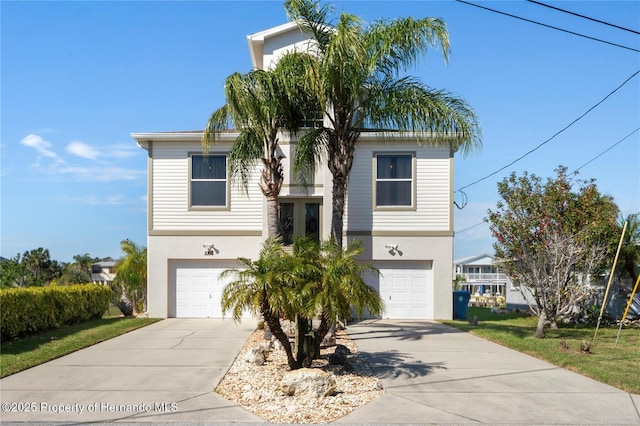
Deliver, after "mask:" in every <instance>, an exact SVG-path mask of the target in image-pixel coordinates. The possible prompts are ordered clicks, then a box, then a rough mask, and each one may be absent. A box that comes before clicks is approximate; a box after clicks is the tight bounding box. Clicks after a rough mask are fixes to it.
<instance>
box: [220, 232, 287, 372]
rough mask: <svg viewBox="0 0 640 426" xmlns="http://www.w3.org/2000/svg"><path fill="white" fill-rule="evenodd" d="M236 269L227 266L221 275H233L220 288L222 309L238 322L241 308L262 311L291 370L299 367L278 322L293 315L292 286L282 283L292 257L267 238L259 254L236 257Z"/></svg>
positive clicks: (223, 276) (284, 280)
mask: <svg viewBox="0 0 640 426" xmlns="http://www.w3.org/2000/svg"><path fill="white" fill-rule="evenodd" d="M238 261H239V262H240V267H239V268H233V269H227V270H225V271H224V272H223V273H222V274H221V276H220V277H221V278H225V277H233V280H232V281H231V282H230V283H229V284H227V285H226V286H225V288H224V290H223V291H222V301H221V304H222V310H223V312H231V314H232V315H233V318H234V319H235V320H236V321H238V320H240V318H241V317H242V313H243V312H244V311H247V312H250V313H252V314H258V313H259V314H261V315H262V316H263V318H264V321H265V322H266V323H267V325H268V326H269V329H270V330H271V332H272V333H273V335H274V336H275V337H276V339H278V340H279V341H280V343H282V345H283V347H284V350H285V352H286V354H287V362H288V364H289V367H290V368H291V369H295V368H299V364H298V362H297V361H296V359H295V357H294V355H293V351H292V349H291V345H290V344H289V338H288V337H287V335H286V334H285V332H284V330H283V329H282V325H281V324H280V318H281V317H290V316H291V315H292V309H291V303H290V302H289V299H290V298H291V297H292V296H293V292H292V291H291V290H292V289H291V288H288V287H287V285H285V283H286V282H288V281H289V282H290V280H287V279H286V278H285V276H286V275H287V273H288V271H290V270H291V257H290V256H289V255H288V254H287V253H286V252H285V251H284V250H283V248H282V245H281V244H280V243H279V242H278V240H276V239H272V238H270V239H267V240H266V241H265V242H264V244H263V246H262V250H261V251H260V257H259V258H258V259H257V260H254V261H252V260H251V259H247V258H239V259H238Z"/></svg>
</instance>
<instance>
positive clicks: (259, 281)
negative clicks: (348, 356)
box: [221, 239, 384, 370]
mask: <svg viewBox="0 0 640 426" xmlns="http://www.w3.org/2000/svg"><path fill="white" fill-rule="evenodd" d="M362 251H363V249H362V248H361V247H360V245H359V243H351V244H349V245H348V247H346V248H344V249H343V248H342V247H340V246H338V245H337V243H336V242H335V240H329V241H325V242H322V243H320V244H318V243H317V242H315V241H312V240H309V239H299V240H297V241H296V242H295V243H294V247H293V252H292V253H290V252H288V251H285V250H284V249H283V247H282V245H281V244H280V243H279V241H278V240H277V239H268V240H266V241H265V243H264V244H263V247H262V251H261V252H260V257H259V258H258V259H257V260H251V259H247V258H239V259H238V261H239V263H240V265H241V267H240V268H234V269H227V270H225V271H224V272H223V273H222V275H221V277H223V278H224V277H231V278H232V281H231V282H230V283H229V284H227V286H226V287H225V288H224V290H223V291H222V302H221V305H222V309H223V311H224V312H225V313H227V312H231V314H232V315H233V318H234V319H235V320H236V321H238V320H240V318H241V317H242V313H243V312H244V311H248V312H250V313H252V314H254V315H255V314H260V315H262V317H263V318H264V320H265V322H266V324H267V325H268V326H269V328H270V330H271V332H272V333H273V335H274V336H275V337H276V339H278V341H280V343H282V346H283V348H284V351H285V352H286V354H287V363H288V364H289V368H291V369H292V370H295V369H298V368H301V367H309V366H310V365H311V362H312V360H313V359H317V358H319V357H320V344H321V342H322V340H323V338H324V337H325V335H326V334H327V332H328V331H329V329H330V328H331V327H332V326H334V325H335V324H336V320H337V319H338V318H346V317H349V316H351V315H352V313H353V312H355V313H356V315H358V317H360V316H361V315H362V313H363V312H364V311H365V310H367V311H368V312H369V313H370V314H371V315H379V314H381V313H382V311H383V309H384V305H383V302H382V299H380V296H379V295H378V293H377V292H376V291H375V290H374V289H373V288H371V287H369V286H367V285H366V283H365V282H364V279H363V275H364V274H367V273H372V274H378V271H377V270H376V269H375V268H373V267H372V266H370V265H363V264H360V263H359V262H357V261H356V258H357V256H358V255H360V254H361V253H362ZM314 317H318V318H319V319H320V323H319V325H318V326H317V327H316V328H314V327H313V318H314ZM281 319H288V320H290V321H292V322H294V321H295V322H296V324H297V326H298V327H297V338H296V342H297V345H296V347H293V346H292V344H291V342H290V341H289V337H288V336H287V335H286V333H285V331H284V330H283V328H282V324H281V322H280V320H281Z"/></svg>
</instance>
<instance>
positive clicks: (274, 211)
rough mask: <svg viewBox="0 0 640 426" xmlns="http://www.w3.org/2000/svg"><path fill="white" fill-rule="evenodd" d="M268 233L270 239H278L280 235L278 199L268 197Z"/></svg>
mask: <svg viewBox="0 0 640 426" xmlns="http://www.w3.org/2000/svg"><path fill="white" fill-rule="evenodd" d="M267 232H268V233H269V238H277V237H278V236H279V235H280V230H279V229H278V197H277V196H269V197H267Z"/></svg>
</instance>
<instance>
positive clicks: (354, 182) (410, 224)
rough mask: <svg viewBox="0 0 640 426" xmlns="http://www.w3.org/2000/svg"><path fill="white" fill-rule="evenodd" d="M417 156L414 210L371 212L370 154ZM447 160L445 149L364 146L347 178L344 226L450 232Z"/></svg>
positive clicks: (385, 229) (349, 228)
mask: <svg viewBox="0 0 640 426" xmlns="http://www.w3.org/2000/svg"><path fill="white" fill-rule="evenodd" d="M383 151H388V152H395V153H402V152H415V153H416V169H417V170H416V179H417V182H416V193H415V194H416V209H415V210H408V211H407V210H404V211H403V210H374V207H373V191H374V186H373V185H374V183H373V179H374V175H373V154H374V152H375V153H380V152H383ZM450 179H451V170H450V159H449V149H448V148H443V149H440V148H427V147H420V146H416V145H400V144H393V145H392V144H387V145H371V144H367V145H363V146H360V148H359V149H358V150H357V151H356V158H355V161H354V164H353V168H352V170H351V175H350V178H349V191H348V201H347V206H348V207H347V214H346V215H345V223H346V224H347V227H348V230H350V231H368V230H373V231H374V232H375V231H448V230H449V228H450V224H449V220H450V212H451V196H450V191H451V188H450Z"/></svg>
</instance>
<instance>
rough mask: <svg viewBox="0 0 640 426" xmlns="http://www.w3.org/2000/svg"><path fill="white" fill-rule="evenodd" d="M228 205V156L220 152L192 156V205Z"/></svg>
mask: <svg viewBox="0 0 640 426" xmlns="http://www.w3.org/2000/svg"><path fill="white" fill-rule="evenodd" d="M226 205H227V156H226V155H220V154H210V155H200V154H197V155H196V154H194V155H192V156H191V206H192V207H225V206H226Z"/></svg>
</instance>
